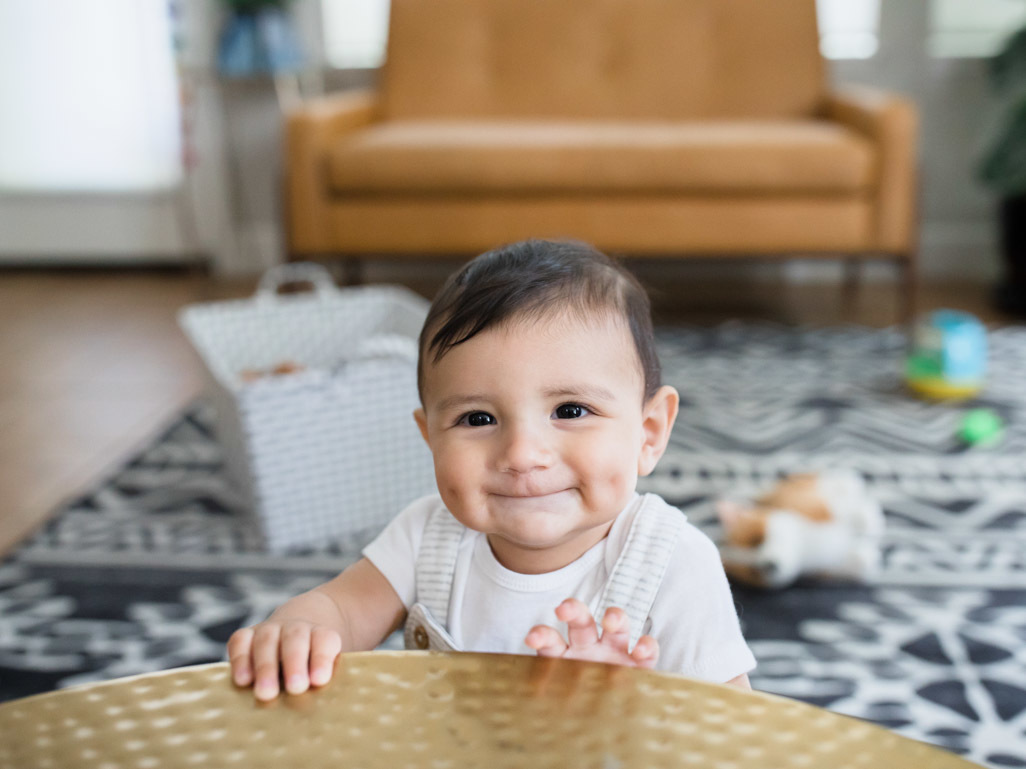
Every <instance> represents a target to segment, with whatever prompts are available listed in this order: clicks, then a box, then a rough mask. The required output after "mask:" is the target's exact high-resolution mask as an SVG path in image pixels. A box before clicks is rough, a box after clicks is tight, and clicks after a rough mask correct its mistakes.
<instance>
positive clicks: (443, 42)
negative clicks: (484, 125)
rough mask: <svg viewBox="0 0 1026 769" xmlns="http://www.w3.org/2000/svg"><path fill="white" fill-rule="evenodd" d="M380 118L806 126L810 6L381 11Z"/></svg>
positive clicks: (812, 103)
mask: <svg viewBox="0 0 1026 769" xmlns="http://www.w3.org/2000/svg"><path fill="white" fill-rule="evenodd" d="M391 7H392V11H391V23H390V29H389V45H388V57H387V62H386V64H385V68H384V72H383V73H382V80H381V83H382V91H383V93H382V98H383V101H382V107H383V110H384V113H385V116H386V117H387V118H393V119H396V118H398V119H403V118H442V117H552V118H607V119H616V118H635V119H636V118H650V119H681V118H687V119H723V118H738V117H751V118H782V117H783V118H786V117H794V116H800V115H809V114H812V113H813V112H814V111H815V110H816V109H817V107H818V105H819V104H820V102H821V99H822V97H823V95H824V88H825V78H824V67H823V61H822V58H821V56H820V53H819V35H818V31H817V28H816V8H815V0H392V6H391Z"/></svg>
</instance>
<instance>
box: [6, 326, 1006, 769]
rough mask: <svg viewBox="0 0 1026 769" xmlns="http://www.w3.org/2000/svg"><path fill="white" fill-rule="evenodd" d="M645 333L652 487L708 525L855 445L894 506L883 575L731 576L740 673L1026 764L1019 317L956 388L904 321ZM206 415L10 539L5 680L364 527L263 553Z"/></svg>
mask: <svg viewBox="0 0 1026 769" xmlns="http://www.w3.org/2000/svg"><path fill="white" fill-rule="evenodd" d="M658 337H659V347H660V356H661V359H662V362H663V369H664V380H665V381H666V382H667V383H669V384H672V385H674V386H675V387H677V389H678V390H679V391H680V393H681V412H680V416H679V417H678V421H677V425H676V427H675V429H674V432H673V435H672V437H671V445H670V448H669V450H668V451H667V454H666V456H665V457H664V458H663V460H662V461H661V462H660V464H659V466H658V468H657V470H656V472H655V473H654V474H653V475H652V476H651V477H649V478H646V479H643V485H642V487H641V490H642V491H655V492H658V493H660V494H661V495H663V496H664V497H665V498H666V499H667V500H668V501H670V502H671V503H673V504H675V505H676V506H678V507H679V508H681V509H682V510H683V511H684V512H685V513H686V514H687V515H688V518H689V520H691V521H692V522H693V523H695V524H696V525H698V526H699V527H700V528H702V529H703V530H705V531H706V532H707V533H708V534H709V535H710V536H712V537H713V539H714V540H715V539H719V538H720V536H721V531H720V529H719V525H718V522H717V521H716V518H715V514H714V512H713V510H714V503H715V501H716V499H718V498H721V497H728V496H729V497H744V496H749V495H754V494H756V493H757V492H758V491H760V490H762V489H764V488H766V487H767V486H769V485H771V484H772V483H773V482H774V481H775V480H776V479H778V478H779V477H780V476H781V475H783V474H785V473H789V472H795V471H802V470H816V469H825V468H832V467H838V468H850V469H853V470H856V471H858V472H859V473H860V474H862V476H863V477H864V478H865V480H866V483H867V485H868V487H869V489H870V491H871V493H872V494H873V495H874V496H875V497H876V499H878V500H879V502H880V503H881V505H882V507H883V508H884V512H885V515H886V518H887V531H886V534H885V538H884V545H883V568H882V569H881V572H880V575H879V578H878V579H877V580H876V581H875V582H874V583H873V584H872V585H858V584H847V583H842V582H822V581H813V580H803V581H801V582H799V583H798V584H796V585H794V586H792V587H790V588H787V589H785V590H782V591H778V592H764V591H758V590H754V589H749V588H743V587H740V586H735V588H734V598H735V601H736V603H737V605H738V611H739V614H740V616H741V620H742V624H743V626H744V631H745V635H746V638H747V639H748V641H749V644H750V645H751V647H752V649H753V651H754V652H755V655H756V658H757V660H758V668H757V669H756V670H755V671H754V673H753V675H752V677H751V678H752V684H753V686H754V687H755V688H757V689H761V690H764V691H769V692H773V693H777V694H782V695H785V696H789V697H795V698H797V699H801V700H804V701H807V702H811V703H814V704H816V705H819V706H822V707H826V708H828V709H831V710H834V711H836V712H840V713H845V714H848V715H851V716H855V717H859V718H864V719H868V720H871V721H873V722H876V723H879V724H882V725H885V726H887V727H888V728H891V729H894V730H895V731H897V732H899V733H901V734H903V735H905V736H908V737H912V738H915V739H920V740H925V741H927V742H931V743H934V744H936V745H939V746H941V747H944V748H947V749H949V750H952V751H955V752H957V753H960V754H962V755H964V756H966V757H967V758H970V759H971V760H974V761H976V762H979V763H981V764H983V765H985V766H990V767H1026V329H1024V328H1012V327H1009V328H999V329H992V330H991V331H990V333H989V339H988V341H989V346H990V355H989V364H988V365H989V368H988V381H987V386H986V388H985V390H984V392H983V393H982V394H981V395H980V396H978V397H977V398H976V399H974V400H973V401H972V402H969V403H963V404H937V403H928V402H925V401H921V400H918V399H916V398H914V397H912V396H910V395H909V394H908V393H907V392H906V391H905V389H904V388H903V386H902V383H901V365H902V359H903V355H904V346H905V339H904V336H903V334H902V333H901V332H900V331H899V330H896V329H885V330H878V329H876V330H875V329H867V328H860V327H840V328H824V329H796V328H791V327H785V326H775V325H769V324H752V323H729V324H724V325H722V326H717V327H715V328H701V327H681V328H676V327H675V328H670V327H662V328H660V329H658ZM979 406H985V407H988V408H991V409H994V410H995V411H996V412H997V413H998V414H999V415H1000V416H1001V417H1002V419H1003V420H1004V422H1005V435H1004V438H1003V440H1002V441H1001V443H1000V444H998V445H996V446H993V447H989V448H974V447H968V446H966V445H963V444H962V443H961V442H960V441H959V439H958V437H957V433H958V427H959V423H960V420H961V419H962V417H963V416H964V414H965V412H966V410H967V409H968V408H972V407H979ZM211 424H212V414H211V411H210V408H209V406H208V405H206V404H205V403H199V404H196V406H195V407H194V408H192V409H190V410H189V411H188V413H186V414H183V415H182V416H181V417H180V418H179V419H178V420H177V421H176V422H175V423H174V424H172V425H169V426H168V428H167V430H166V431H164V433H163V434H161V435H160V436H159V437H157V438H156V439H155V440H154V442H153V443H152V444H151V445H150V446H149V447H148V448H147V449H145V450H144V451H143V452H141V453H140V454H139V456H137V457H135V458H134V459H133V460H132V461H131V462H130V463H128V464H127V465H126V466H125V467H123V468H121V469H120V470H119V471H117V472H116V473H114V474H113V475H112V476H111V477H109V478H107V479H105V480H104V481H103V482H102V483H99V484H98V485H97V486H96V487H95V488H94V489H92V490H91V491H90V492H89V493H88V494H86V495H84V496H83V497H82V498H81V499H78V500H75V501H74V502H73V503H71V504H70V505H68V506H67V508H66V509H64V510H62V511H60V512H59V513H58V514H57V515H55V516H54V518H53V519H52V521H51V522H50V523H49V524H48V525H47V526H46V527H45V528H44V529H43V530H42V531H40V532H39V533H38V535H37V536H35V537H34V538H33V539H32V540H30V541H29V542H27V543H25V544H24V545H23V546H22V547H21V548H19V549H18V550H17V551H15V552H14V553H13V554H12V555H11V556H10V557H9V558H7V559H6V560H5V561H3V562H0V699H11V698H14V697H21V696H25V695H28V694H33V693H37V692H41V691H47V690H50V689H53V688H56V687H62V686H68V685H72V684H75V683H84V682H87V681H96V680H103V679H107V678H111V677H117V676H123V675H129V674H135V673H141V672H148V671H152V670H160V669H164V668H168V667H174V666H178V665H186V664H194V663H199V662H205V661H212V660H218V659H222V658H223V655H224V642H225V641H226V639H227V637H228V636H229V635H230V634H231V632H232V631H233V630H234V629H235V628H236V627H239V626H241V625H244V624H251V623H253V622H256V621H258V620H260V619H262V618H263V617H265V616H266V615H267V614H268V613H269V612H270V611H271V610H272V609H273V608H275V607H276V606H278V605H279V604H280V603H282V602H283V601H285V600H286V599H288V598H289V597H291V596H292V595H295V594H297V593H299V592H302V591H303V590H306V589H308V588H310V587H312V586H313V585H315V584H318V583H319V582H322V581H324V580H325V579H326V578H328V577H329V576H332V575H334V574H335V573H337V572H338V571H339V570H340V569H342V568H344V567H345V566H346V565H348V564H349V563H351V562H353V560H355V559H356V558H357V557H358V555H359V552H360V549H361V548H362V546H363V545H364V544H365V543H366V542H367V541H369V539H371V538H372V537H373V536H374V535H375V534H376V532H375V531H362V532H355V533H353V534H351V535H349V536H347V537H344V538H342V539H340V540H337V541H334V542H326V543H323V544H322V545H318V546H317V547H315V548H297V549H293V550H291V551H289V552H287V553H285V554H281V555H272V554H270V553H268V552H267V551H266V549H265V548H264V547H263V545H262V543H261V537H260V529H259V524H258V522H257V521H255V520H253V518H252V517H251V516H250V515H248V513H247V511H246V509H245V506H244V504H243V502H242V500H243V498H244V497H243V496H242V495H241V494H240V493H239V491H238V490H237V489H234V488H233V487H232V486H231V484H230V483H229V481H228V480H227V478H226V475H225V472H224V468H223V464H222V455H221V451H220V449H219V447H218V445H217V442H216V440H215V439H214V436H213V434H212V432H211ZM684 621H686V618H684ZM390 642H391V643H392V644H394V643H395V642H396V639H395V638H393V639H390Z"/></svg>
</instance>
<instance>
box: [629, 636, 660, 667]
mask: <svg viewBox="0 0 1026 769" xmlns="http://www.w3.org/2000/svg"><path fill="white" fill-rule="evenodd" d="M631 659H632V660H633V661H634V664H635V665H637V666H638V667H639V668H652V667H655V664H656V661H657V660H658V659H659V642H658V641H657V640H656V639H654V638H653V637H652V636H650V635H643V636H642V637H641V638H639V639H638V642H637V643H636V644H634V651H632V652H631Z"/></svg>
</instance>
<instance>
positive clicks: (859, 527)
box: [717, 470, 884, 588]
mask: <svg viewBox="0 0 1026 769" xmlns="http://www.w3.org/2000/svg"><path fill="white" fill-rule="evenodd" d="M717 512H718V513H719V516H720V521H721V522H722V523H723V528H724V531H725V544H724V545H723V546H722V547H721V548H720V552H721V555H722V557H723V563H724V568H725V569H726V571H727V573H728V574H729V575H730V576H731V577H733V578H734V579H736V580H738V581H739V582H744V583H746V584H750V585H754V586H756V587H764V588H782V587H786V586H788V585H790V584H791V583H792V582H794V581H795V580H796V579H797V578H798V577H800V576H802V575H805V574H815V575H819V576H827V577H832V578H840V579H848V580H856V581H861V582H865V581H870V580H871V579H872V578H873V576H874V575H875V573H876V571H877V569H878V568H879V563H880V540H881V537H882V535H883V530H884V517H883V511H882V510H881V509H880V505H879V504H878V503H877V502H876V500H874V499H873V498H872V497H871V496H870V495H869V492H868V491H867V489H866V485H865V483H864V482H863V480H862V477H861V476H860V475H858V474H857V473H854V472H850V471H846V470H828V471H824V472H820V473H811V474H800V475H791V476H788V477H786V478H784V479H783V480H782V481H780V482H779V483H778V484H777V485H776V486H775V487H774V488H772V489H771V490H770V491H768V492H767V493H765V494H763V495H762V496H760V497H759V498H758V499H756V500H755V501H754V502H737V501H732V500H721V501H720V502H718V503H717Z"/></svg>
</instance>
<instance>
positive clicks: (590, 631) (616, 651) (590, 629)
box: [524, 598, 659, 668]
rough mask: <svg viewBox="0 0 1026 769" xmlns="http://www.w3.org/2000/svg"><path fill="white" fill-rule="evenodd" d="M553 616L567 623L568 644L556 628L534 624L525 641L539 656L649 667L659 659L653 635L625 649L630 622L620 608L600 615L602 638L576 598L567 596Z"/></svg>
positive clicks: (593, 621) (656, 643) (640, 639)
mask: <svg viewBox="0 0 1026 769" xmlns="http://www.w3.org/2000/svg"><path fill="white" fill-rule="evenodd" d="M556 616H557V617H558V618H559V619H560V620H562V621H563V622H565V623H566V624H567V635H568V638H569V643H567V642H565V641H564V640H563V636H561V635H560V634H559V631H558V630H556V629H555V628H551V627H549V626H548V625H537V626H535V627H533V628H531V632H530V633H528V634H527V638H525V639H524V643H526V644H527V645H528V646H530V647H531V648H532V649H534V650H535V651H537V652H538V654H539V655H541V656H542V657H566V658H567V659H575V660H592V661H595V662H611V663H613V664H615V665H628V666H631V667H639V668H651V667H653V666H654V665H655V663H656V660H657V659H658V658H659V643H658V642H657V641H656V640H655V639H654V638H653V637H652V636H648V635H646V636H642V637H641V638H639V639H638V642H637V643H636V644H635V645H634V651H631V652H629V651H628V650H627V646H628V643H629V642H630V621H629V620H628V619H627V615H626V614H625V613H624V612H623V610H622V609H617V608H610V609H607V610H606V615H605V616H604V617H603V618H602V637H601V638H599V632H598V628H597V627H596V626H595V620H594V618H593V617H592V616H591V612H590V611H589V610H588V607H587V606H585V605H584V604H583V603H581V602H580V601H578V600H577V599H576V598H568V599H566V600H565V601H563V603H561V604H560V605H559V606H558V607H557V608H556Z"/></svg>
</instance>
